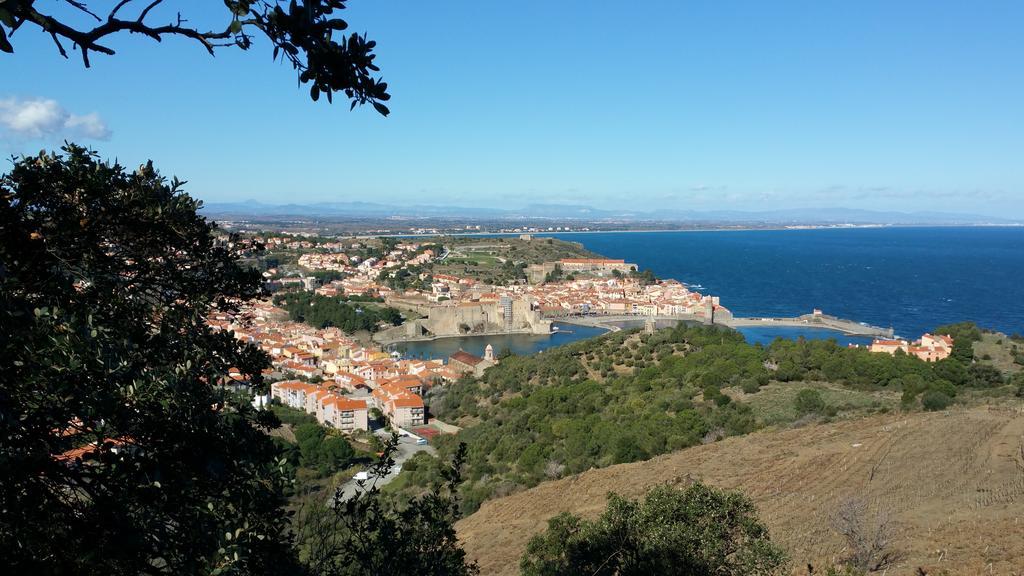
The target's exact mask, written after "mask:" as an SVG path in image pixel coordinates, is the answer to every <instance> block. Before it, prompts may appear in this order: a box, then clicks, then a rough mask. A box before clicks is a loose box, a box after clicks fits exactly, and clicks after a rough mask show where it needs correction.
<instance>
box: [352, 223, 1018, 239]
mask: <svg viewBox="0 0 1024 576" xmlns="http://www.w3.org/2000/svg"><path fill="white" fill-rule="evenodd" d="M892 228H1024V224H851V225H838V224H837V225H824V224H822V225H813V224H808V225H792V226H781V225H776V226H763V227H753V226H742V227H711V228H649V229H648V228H642V229H618V228H612V229H608V230H541V231H537V232H445V233H442V232H424V233H422V234H415V233H407V232H403V233H398V234H358V235H354V236H352V238H435V237H458V238H461V237H481V238H486V237H499V236H510V237H515V236H520V235H523V234H530V235H534V236H538V237H540V238H544V237H548V236H553V235H564V234H640V233H645V234H646V233H657V234H664V233H669V232H797V231H814V230H877V229H892Z"/></svg>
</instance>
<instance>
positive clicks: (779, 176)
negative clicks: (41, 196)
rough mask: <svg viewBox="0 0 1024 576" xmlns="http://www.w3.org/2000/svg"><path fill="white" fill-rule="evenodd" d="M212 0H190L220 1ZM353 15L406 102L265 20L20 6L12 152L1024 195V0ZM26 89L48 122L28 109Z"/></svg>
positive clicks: (222, 174) (486, 199)
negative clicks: (51, 22) (104, 35)
mask: <svg viewBox="0 0 1024 576" xmlns="http://www.w3.org/2000/svg"><path fill="white" fill-rule="evenodd" d="M93 3H94V4H96V5H97V6H99V5H100V4H101V3H100V2H98V0H93ZM171 4H174V3H173V2H172V3H171ZM199 4H200V3H198V2H196V3H193V2H191V1H186V0H181V1H179V2H178V3H177V7H179V8H180V9H181V10H182V11H183V12H185V13H186V15H187V16H189V17H191V18H192V19H193V20H196V21H211V22H212V21H216V20H217V16H218V15H219V13H220V11H221V10H222V8H220V6H221V3H220V2H203V3H201V4H202V5H204V7H203V8H194V7H193V6H194V5H199ZM187 10H192V11H196V10H198V11H199V13H196V12H191V13H189V12H187ZM166 14H167V13H166V12H165V13H164V14H162V15H157V16H158V17H157V20H160V19H161V18H162V19H168V18H169V16H167V15H166ZM345 16H346V18H347V19H348V20H349V22H350V25H351V29H353V30H357V31H366V32H367V33H368V34H369V36H370V37H371V38H373V39H375V40H377V41H378V49H377V53H378V63H379V65H380V67H381V68H382V74H383V76H384V78H385V80H386V81H387V82H388V83H389V86H390V90H391V93H392V95H393V98H392V100H391V102H390V103H389V105H390V107H391V110H392V115H391V116H390V117H388V118H383V117H381V116H379V115H377V114H376V113H375V112H373V110H372V109H371V108H368V107H367V108H363V109H357V110H356V111H354V112H349V111H348V106H347V104H344V103H336V104H335V105H333V106H331V105H328V104H327V103H326V102H325V101H323V100H321V102H320V103H314V102H312V101H310V100H309V98H308V95H307V92H306V90H305V89H303V88H300V87H298V86H297V84H296V81H295V76H294V73H293V72H292V70H291V69H290V68H288V67H287V66H285V65H282V64H280V63H274V62H272V61H271V59H270V54H269V50H268V49H267V47H266V46H263V45H257V46H256V47H254V48H253V49H252V50H251V51H249V52H248V53H243V52H240V51H228V50H225V51H221V52H219V53H218V56H217V57H216V58H211V57H210V56H209V55H207V54H206V53H205V51H203V50H202V49H201V48H199V47H198V46H195V45H193V44H191V43H188V42H186V41H183V40H167V41H165V42H164V43H163V44H156V43H155V42H152V41H150V40H148V39H146V38H144V37H124V38H121V39H118V40H117V41H116V42H113V43H112V44H113V46H114V47H115V48H116V49H118V50H119V54H118V55H117V56H114V57H104V56H102V55H93V68H91V69H88V70H86V69H84V68H83V67H82V65H81V61H80V59H77V58H76V57H75V56H76V55H72V58H71V59H70V60H64V59H63V58H61V57H60V56H59V55H58V54H57V52H56V50H55V49H54V47H53V45H52V43H51V42H50V41H49V39H48V37H46V36H44V35H42V34H40V33H38V32H35V31H34V30H29V29H23V30H20V31H18V32H17V33H16V34H15V36H14V38H13V39H12V40H13V42H14V46H15V49H16V52H15V54H14V55H7V54H2V55H0V78H3V79H4V80H3V82H0V154H2V155H3V156H4V157H8V156H10V155H11V154H19V153H28V152H34V151H38V150H39V149H42V148H52V147H55V146H57V145H59V143H60V142H61V141H62V140H63V139H64V138H71V139H74V140H77V141H80V142H83V143H88V144H90V145H92V146H94V147H95V148H96V149H97V150H98V151H99V152H101V154H103V155H104V156H106V157H110V158H118V159H120V160H121V161H122V162H123V163H126V164H129V165H134V164H137V163H139V162H142V161H144V160H145V159H147V158H152V159H153V160H154V161H155V163H156V164H157V166H158V167H159V168H160V169H161V170H162V171H163V172H164V173H165V174H168V175H171V174H174V175H177V176H179V177H180V178H183V179H185V180H188V181H189V185H188V190H189V192H190V193H192V194H193V195H195V196H198V197H200V198H202V199H204V200H206V201H211V202H212V201H239V200H246V199H256V200H259V201H262V202H269V203H285V202H315V201H324V200H336V201H350V200H362V201H376V202H396V203H397V202H400V203H424V204H444V203H451V204H458V205H494V206H509V207H520V206H523V205H526V204H530V203H549V202H558V203H571V204H586V205H591V206H596V207H601V208H615V207H618V206H623V207H629V208H631V209H637V208H643V207H648V208H650V209H657V208H660V207H672V208H693V209H716V208H726V209H740V210H744V209H745V210H762V209H773V208H793V207H832V206H846V207H856V208H868V209H884V210H887V209H895V210H952V211H961V212H973V213H982V214H990V215H1008V216H1014V217H1024V160H1022V158H1024V105H1022V104H1021V103H1022V102H1024V35H1022V34H1020V23H1021V22H1022V21H1024V3H1021V2H1019V1H991V2H944V1H941V2H940V1H935V0H932V1H920V2H911V1H906V2H903V1H901V2H892V1H877V2H874V1H862V2H839V1H820V0H819V1H806V2H785V1H781V2H761V1H750V2H738V1H737V2H723V1H708V2H689V1H682V0H677V1H670V2H653V1H650V2H647V1H644V2H617V3H612V2H599V1H593V0H591V1H583V0H581V1H568V0H565V1H563V0H557V1H551V0H548V1H538V2H529V1H524V2H491V1H489V0H488V1H480V0H476V1H467V2H462V1H447V0H445V1H441V2H419V1H413V0H407V1H394V0H352V1H351V3H350V9H349V10H347V11H346V14H345ZM29 105H34V106H37V107H38V106H42V109H37V110H36V111H37V112H39V113H40V114H43V115H44V116H46V114H49V116H46V118H45V121H43V122H42V124H40V125H38V126H35V125H33V126H26V125H25V124H24V122H23V123H21V124H18V123H17V122H15V120H12V118H15V119H16V118H17V116H16V114H15V113H16V112H18V111H19V110H23V109H24V107H25V106H29ZM12 111H13V112H12ZM22 118H24V117H22ZM5 164H6V161H5ZM6 165H9V164H6Z"/></svg>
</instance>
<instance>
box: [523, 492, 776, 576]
mask: <svg viewBox="0 0 1024 576" xmlns="http://www.w3.org/2000/svg"><path fill="white" fill-rule="evenodd" d="M785 564H786V557H785V553H784V552H783V551H782V549H781V548H779V547H778V546H776V545H775V544H773V543H772V542H771V539H770V537H769V535H768V529H767V528H766V527H765V526H764V524H762V523H761V521H760V519H759V518H758V517H757V513H756V510H755V509H754V505H753V504H752V503H751V502H750V500H748V499H747V498H746V497H745V496H743V495H742V494H739V493H736V492H725V491H722V490H718V489H715V488H712V487H710V486H706V485H704V484H701V483H696V484H693V485H691V486H689V487H688V488H686V489H679V488H673V487H669V486H659V487H656V488H654V489H653V490H651V491H650V492H649V493H648V494H647V496H646V497H645V498H644V499H643V501H638V500H626V499H625V498H622V497H621V496H618V495H616V494H612V495H611V497H610V498H609V501H608V506H607V508H606V509H605V511H604V513H603V514H602V515H601V517H600V518H598V519H597V520H594V521H589V520H584V519H582V518H580V517H579V516H575V515H573V514H569V513H563V514H560V515H558V516H555V517H554V518H552V519H551V520H549V521H548V529H547V530H546V531H545V532H543V533H541V534H538V535H537V536H534V537H533V539H531V540H530V542H529V544H528V545H527V548H526V554H525V555H524V556H523V558H522V561H521V563H520V569H521V573H522V574H523V575H524V576H555V575H561V574H593V575H600V576H611V575H613V574H687V575H708V576H710V575H712V574H713V575H721V576H739V575H744V576H746V575H769V574H778V573H780V572H781V571H782V570H783V568H784V566H785Z"/></svg>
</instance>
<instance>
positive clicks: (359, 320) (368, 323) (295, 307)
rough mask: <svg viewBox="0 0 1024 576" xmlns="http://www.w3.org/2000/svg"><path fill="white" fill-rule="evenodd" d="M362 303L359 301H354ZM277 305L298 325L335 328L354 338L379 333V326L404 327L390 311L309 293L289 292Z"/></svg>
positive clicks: (275, 298)
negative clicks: (358, 333)
mask: <svg viewBox="0 0 1024 576" xmlns="http://www.w3.org/2000/svg"><path fill="white" fill-rule="evenodd" d="M352 301H353V302H359V300H355V299H353V300H352ZM274 303H275V304H277V305H278V306H281V307H283V308H284V309H285V310H287V311H288V316H289V317H290V318H291V319H292V320H294V321H295V322H305V323H306V324H309V325H310V326H315V327H317V328H328V327H331V326H336V327H338V328H341V329H342V330H343V331H345V332H347V333H349V334H351V333H353V332H358V331H359V330H368V331H370V332H376V331H377V330H378V329H379V324H380V323H382V322H383V323H385V324H390V325H393V326H397V325H398V324H401V323H402V315H401V313H400V312H399V311H398V310H396V309H394V308H389V307H376V306H361V305H359V304H351V303H349V302H346V301H345V300H344V299H342V298H337V297H334V298H332V297H329V296H321V295H319V294H312V293H309V292H287V293H284V294H278V295H277V296H275V297H274Z"/></svg>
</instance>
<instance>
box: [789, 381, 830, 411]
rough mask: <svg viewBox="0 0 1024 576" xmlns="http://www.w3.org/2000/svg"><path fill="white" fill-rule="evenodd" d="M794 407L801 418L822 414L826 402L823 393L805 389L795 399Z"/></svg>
mask: <svg viewBox="0 0 1024 576" xmlns="http://www.w3.org/2000/svg"><path fill="white" fill-rule="evenodd" d="M793 407H794V408H796V413H797V414H799V415H800V416H805V415H807V414H821V413H822V412H824V411H825V400H824V399H822V397H821V392H818V391H817V390H815V389H813V388H804V389H803V390H801V391H800V392H798V393H797V395H796V398H794V399H793Z"/></svg>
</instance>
